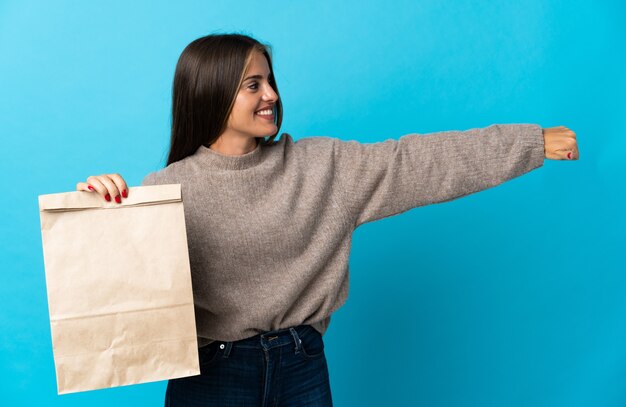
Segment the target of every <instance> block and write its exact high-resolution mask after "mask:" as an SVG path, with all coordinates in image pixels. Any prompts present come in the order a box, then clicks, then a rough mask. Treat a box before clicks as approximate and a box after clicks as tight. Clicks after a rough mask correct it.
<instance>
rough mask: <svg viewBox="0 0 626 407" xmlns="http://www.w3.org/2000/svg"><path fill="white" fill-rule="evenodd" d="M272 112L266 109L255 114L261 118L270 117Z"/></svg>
mask: <svg viewBox="0 0 626 407" xmlns="http://www.w3.org/2000/svg"><path fill="white" fill-rule="evenodd" d="M273 113H274V112H273V111H272V110H270V109H266V110H261V111H258V112H256V114H260V115H262V116H271V115H272V114H273Z"/></svg>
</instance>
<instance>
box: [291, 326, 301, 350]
mask: <svg viewBox="0 0 626 407" xmlns="http://www.w3.org/2000/svg"><path fill="white" fill-rule="evenodd" d="M289 332H291V336H293V340H294V342H295V343H296V349H295V351H296V355H297V354H298V352H300V346H301V345H302V341H301V340H300V337H299V336H298V332H297V331H296V330H295V329H293V327H291V328H289Z"/></svg>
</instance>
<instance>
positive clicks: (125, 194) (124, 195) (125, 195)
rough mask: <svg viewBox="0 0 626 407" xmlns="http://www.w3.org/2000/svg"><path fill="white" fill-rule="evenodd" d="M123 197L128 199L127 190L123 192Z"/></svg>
mask: <svg viewBox="0 0 626 407" xmlns="http://www.w3.org/2000/svg"><path fill="white" fill-rule="evenodd" d="M122 196H123V197H124V198H128V193H127V192H126V190H123V191H122Z"/></svg>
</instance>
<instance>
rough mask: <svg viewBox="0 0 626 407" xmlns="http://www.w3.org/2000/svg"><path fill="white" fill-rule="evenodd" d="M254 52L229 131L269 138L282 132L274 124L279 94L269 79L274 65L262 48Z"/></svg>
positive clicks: (233, 112) (228, 126)
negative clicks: (261, 51) (260, 50)
mask: <svg viewBox="0 0 626 407" xmlns="http://www.w3.org/2000/svg"><path fill="white" fill-rule="evenodd" d="M252 54H253V55H252V57H251V60H250V64H249V65H248V68H247V69H246V72H245V74H244V80H243V83H242V84H241V88H240V89H239V92H238V93H237V97H236V99H235V104H234V106H233V110H232V112H231V114H230V116H229V118H228V122H227V124H226V131H225V133H230V134H233V135H240V136H247V137H268V136H271V135H273V134H274V133H276V132H277V131H278V128H277V127H276V125H275V124H274V115H275V112H274V104H275V103H276V101H277V99H278V95H276V92H274V89H272V87H271V86H270V83H269V82H268V76H269V75H270V68H269V65H268V63H267V59H265V56H264V55H263V54H262V53H260V52H258V51H253V52H252ZM268 109H269V111H268ZM268 113H269V114H268Z"/></svg>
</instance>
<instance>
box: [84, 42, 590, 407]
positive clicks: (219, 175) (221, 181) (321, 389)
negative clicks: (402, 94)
mask: <svg viewBox="0 0 626 407" xmlns="http://www.w3.org/2000/svg"><path fill="white" fill-rule="evenodd" d="M281 121H282V105H281V100H280V97H279V93H278V88H277V86H276V81H275V78H274V72H273V69H272V61H271V57H270V52H269V48H268V47H267V46H265V45H263V44H261V43H259V42H258V41H256V40H254V39H252V38H250V37H248V36H244V35H238V34H222V35H209V36H206V37H203V38H199V39H197V40H195V41H193V42H192V43H191V44H189V45H188V46H187V47H186V48H185V50H184V51H183V53H182V54H181V56H180V59H179V61H178V64H177V67H176V73H175V75H174V86H173V109H172V133H171V145H170V152H169V157H168V161H167V166H166V168H164V169H161V170H159V171H156V172H152V173H150V174H148V175H147V176H146V177H145V178H144V180H143V182H142V185H158V184H171V183H179V184H181V188H182V191H183V197H184V203H185V205H184V207H185V221H186V227H187V237H188V245H189V257H190V262H191V270H192V283H193V291H194V302H195V313H196V327H197V331H198V343H199V346H200V364H201V375H199V376H193V377H187V378H181V379H175V380H170V381H169V382H168V387H167V392H166V405H171V406H200V405H240V404H249V405H263V406H265V405H267V406H270V405H272V406H274V405H283V406H330V405H332V400H331V392H330V386H329V375H328V368H327V363H326V358H325V355H324V343H323V340H322V335H323V334H324V332H325V331H326V329H327V328H328V325H329V323H330V316H331V314H332V313H333V312H334V311H336V310H337V309H338V308H339V307H340V306H341V305H342V304H343V303H344V302H345V300H346V298H347V295H348V258H349V253H350V244H351V236H352V232H353V231H354V229H356V228H357V227H358V226H359V225H361V224H363V223H366V222H371V221H374V220H377V219H381V218H384V217H387V216H392V215H396V214H399V213H402V212H405V211H407V210H409V209H411V208H415V207H418V206H422V205H427V204H432V203H437V202H445V201H449V200H452V199H455V198H458V197H461V196H465V195H468V194H471V193H474V192H477V191H481V190H484V189H487V188H490V187H493V186H495V185H498V184H500V183H502V182H504V181H506V180H509V179H511V178H514V177H517V176H519V175H521V174H524V173H526V172H528V171H531V170H533V169H535V168H538V167H540V166H541V165H543V160H544V158H550V159H577V158H578V149H577V145H576V139H575V134H574V133H573V132H571V131H570V130H568V129H566V128H565V127H556V128H551V129H542V128H541V127H539V126H537V125H534V124H509V125H492V126H489V127H486V128H483V129H471V130H467V131H448V132H440V133H431V134H427V135H418V134H409V135H405V136H402V137H400V139H399V140H392V139H389V140H386V141H384V142H379V143H370V144H363V143H358V142H356V141H342V140H340V139H336V138H330V137H308V138H302V139H300V140H298V141H294V140H293V139H292V138H291V136H290V135H289V134H286V133H283V134H282V137H281V138H280V140H279V141H276V140H274V138H275V137H276V135H277V134H278V131H279V128H280V125H281ZM86 181H87V182H79V183H78V184H77V187H76V188H77V190H80V191H93V192H97V193H99V194H101V195H102V196H103V197H104V199H106V200H107V201H110V200H111V197H115V201H116V202H118V203H120V202H121V200H122V198H126V197H127V196H128V187H127V185H126V183H125V182H124V179H123V178H122V177H121V176H120V175H119V174H104V175H100V176H90V177H88V178H87V180H86Z"/></svg>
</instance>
